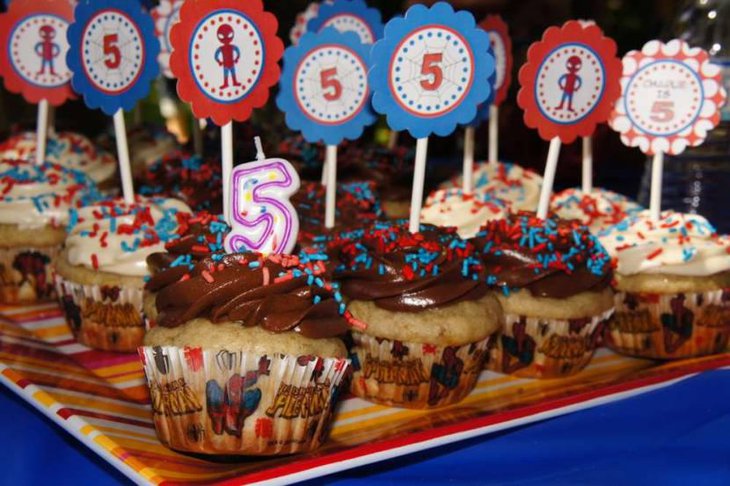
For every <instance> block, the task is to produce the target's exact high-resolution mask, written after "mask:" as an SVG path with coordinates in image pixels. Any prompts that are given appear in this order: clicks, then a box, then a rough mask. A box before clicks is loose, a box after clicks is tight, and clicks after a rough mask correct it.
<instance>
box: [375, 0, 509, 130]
mask: <svg viewBox="0 0 730 486" xmlns="http://www.w3.org/2000/svg"><path fill="white" fill-rule="evenodd" d="M372 63H373V67H372V68H371V69H370V75H369V78H370V85H371V86H372V90H373V108H375V111H377V112H378V113H382V114H384V115H386V116H387V121H388V125H389V126H390V127H391V128H392V129H393V130H396V131H400V130H408V131H409V132H410V134H411V135H413V136H414V137H416V138H423V137H427V136H429V135H431V134H432V133H435V134H437V135H440V136H446V135H448V134H450V133H451V132H453V131H454V129H456V126H457V125H460V124H461V125H464V124H467V123H469V122H471V121H472V120H474V117H475V116H476V112H477V106H479V105H480V104H481V103H484V102H485V101H487V100H489V98H490V96H492V92H493V91H494V89H493V84H494V83H493V82H491V81H490V80H491V79H492V78H493V77H494V71H495V61H494V56H493V55H492V54H491V52H490V44H489V35H488V34H487V33H486V32H485V31H484V30H482V29H479V28H478V27H477V26H476V22H475V21H474V17H473V16H472V15H471V14H470V13H469V12H465V11H460V12H454V9H453V8H452V7H451V5H449V4H448V3H445V2H438V3H435V4H434V5H433V6H432V7H431V8H427V7H424V6H423V5H414V6H413V7H411V8H409V9H408V11H407V12H406V15H405V17H395V18H393V19H392V20H391V21H390V22H388V23H387V24H386V25H385V35H384V37H383V38H382V39H381V40H379V41H378V42H377V43H376V44H375V45H374V46H373V51H372Z"/></svg>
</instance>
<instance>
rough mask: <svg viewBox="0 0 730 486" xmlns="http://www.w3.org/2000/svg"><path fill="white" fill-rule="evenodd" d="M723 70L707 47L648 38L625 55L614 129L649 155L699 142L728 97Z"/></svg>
mask: <svg viewBox="0 0 730 486" xmlns="http://www.w3.org/2000/svg"><path fill="white" fill-rule="evenodd" d="M720 69H721V68H720V67H719V66H717V65H716V64H713V63H711V62H710V58H709V55H708V54H707V52H705V51H704V50H702V49H700V48H698V47H695V48H692V47H690V46H689V45H688V44H687V43H686V42H684V41H682V40H678V39H674V40H671V41H669V42H668V43H666V44H663V43H661V42H659V41H657V40H653V41H650V42H647V43H646V44H645V45H644V47H643V48H642V49H641V51H631V52H629V53H628V54H626V56H624V59H623V76H622V78H621V87H622V95H621V98H619V99H618V100H617V101H616V104H615V106H614V111H613V113H612V114H611V120H610V126H611V128H613V129H614V130H616V131H617V132H619V133H620V134H621V141H622V142H623V143H624V144H625V145H627V146H629V147H639V148H640V149H641V151H642V152H644V153H645V154H650V155H653V154H655V153H657V152H664V153H667V154H671V155H676V154H679V153H681V152H683V151H684V149H685V148H687V147H695V146H697V145H700V144H701V143H702V142H704V141H705V137H707V132H708V131H709V130H712V129H713V128H714V127H715V126H717V124H718V123H719V122H720V108H721V107H722V105H723V104H724V103H725V101H726V97H727V94H726V92H725V90H724V88H723V87H722V75H721V71H720Z"/></svg>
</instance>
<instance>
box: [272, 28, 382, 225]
mask: <svg viewBox="0 0 730 486" xmlns="http://www.w3.org/2000/svg"><path fill="white" fill-rule="evenodd" d="M369 61H370V49H369V48H368V46H366V45H365V44H363V43H362V42H361V41H360V38H359V37H358V36H357V34H355V33H354V32H344V33H342V32H339V31H337V30H336V29H334V28H331V27H330V28H327V29H325V30H323V31H321V32H320V33H317V34H315V33H312V32H308V33H306V34H304V36H303V37H302V38H301V40H300V42H299V44H298V45H297V46H292V47H289V48H288V49H287V50H286V52H285V53H284V71H283V73H282V75H281V86H282V87H283V88H282V89H281V91H280V92H279V96H278V98H277V99H276V104H277V105H278V106H279V108H280V109H281V110H282V111H283V112H284V113H286V124H287V125H288V126H289V128H291V129H292V130H300V131H301V132H302V135H303V136H304V138H305V140H307V141H308V142H319V141H323V142H324V143H325V144H326V145H327V157H326V160H325V164H324V165H325V167H326V170H327V177H326V178H325V179H326V182H327V198H326V204H325V226H326V227H327V228H332V227H334V224H335V190H336V188H337V144H339V143H340V142H341V141H342V140H343V139H345V138H346V139H349V140H355V139H357V138H358V137H359V136H360V135H361V134H362V131H363V128H365V127H366V126H368V125H370V124H372V123H373V122H375V114H374V113H373V112H372V110H371V108H370V89H369V87H368V80H367V77H368V68H369V64H370V63H369Z"/></svg>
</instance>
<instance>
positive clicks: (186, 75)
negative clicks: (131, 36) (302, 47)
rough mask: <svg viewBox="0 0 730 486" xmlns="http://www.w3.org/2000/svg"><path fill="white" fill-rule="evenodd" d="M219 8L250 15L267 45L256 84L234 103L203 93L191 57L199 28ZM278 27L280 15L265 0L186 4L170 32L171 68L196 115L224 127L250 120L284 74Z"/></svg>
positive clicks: (212, 0) (202, 0)
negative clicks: (195, 75)
mask: <svg viewBox="0 0 730 486" xmlns="http://www.w3.org/2000/svg"><path fill="white" fill-rule="evenodd" d="M218 10H233V11H238V12H240V13H241V14H242V15H244V16H246V17H248V18H249V19H250V20H251V21H252V22H253V23H255V24H256V26H257V28H258V31H259V33H260V35H261V38H262V41H263V44H264V63H263V64H264V66H263V69H262V72H261V75H260V76H259V79H258V81H257V82H256V85H255V87H253V88H252V89H251V90H250V91H249V93H248V94H247V95H246V96H244V97H243V98H242V99H241V100H239V101H236V102H234V103H220V102H216V101H215V100H212V99H210V98H209V97H208V96H206V94H205V93H203V92H201V91H200V90H199V89H198V86H197V83H196V81H195V77H194V75H193V73H192V72H191V69H190V63H189V59H188V46H189V45H190V39H191V36H192V35H193V32H194V31H195V29H196V27H197V26H198V24H199V23H200V21H202V20H203V19H204V18H206V17H207V16H208V15H210V14H211V12H213V11H218ZM278 27H279V23H278V21H277V19H276V17H275V16H274V15H273V14H272V13H270V12H267V11H265V10H264V5H263V2H262V1H261V0H246V1H245V2H241V1H240V0H198V1H195V2H193V1H187V2H185V3H184V4H183V6H182V8H181V9H180V22H178V23H177V24H175V25H174V26H173V27H172V32H171V34H170V41H171V43H172V53H171V54H170V69H171V70H172V72H173V74H174V75H175V77H177V92H178V95H179V96H180V98H181V99H182V100H183V101H185V102H187V103H190V107H191V109H192V111H193V114H194V115H195V117H196V118H211V119H212V120H213V122H214V123H215V124H216V125H219V126H222V125H225V124H227V123H229V122H230V121H232V120H236V121H240V122H242V121H246V120H247V119H248V118H249V117H250V116H251V113H252V111H253V110H254V109H255V108H260V107H262V106H264V105H265V104H266V102H267V100H268V99H269V89H270V88H271V87H272V86H274V85H275V84H276V83H277V81H278V80H279V76H280V74H281V71H280V68H279V64H278V63H279V59H281V56H282V54H283V53H284V43H283V42H282V41H281V39H279V37H277V35H276V31H277V29H278Z"/></svg>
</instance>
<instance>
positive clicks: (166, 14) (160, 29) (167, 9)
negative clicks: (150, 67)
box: [150, 0, 185, 79]
mask: <svg viewBox="0 0 730 486" xmlns="http://www.w3.org/2000/svg"><path fill="white" fill-rule="evenodd" d="M184 1H185V0H160V4H159V5H157V6H156V7H155V8H153V9H152V10H151V11H150V14H151V15H152V18H153V19H154V21H155V34H156V35H157V40H158V41H159V42H160V54H159V55H158V56H157V62H159V63H160V72H162V74H163V75H164V76H165V77H166V78H169V79H174V78H175V76H174V75H173V74H172V71H171V70H170V52H171V51H172V46H171V45H168V43H167V35H166V34H167V32H168V31H169V30H172V26H173V25H174V24H172V16H173V14H174V13H175V11H176V10H178V9H180V8H181V7H182V4H183V2H184Z"/></svg>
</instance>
